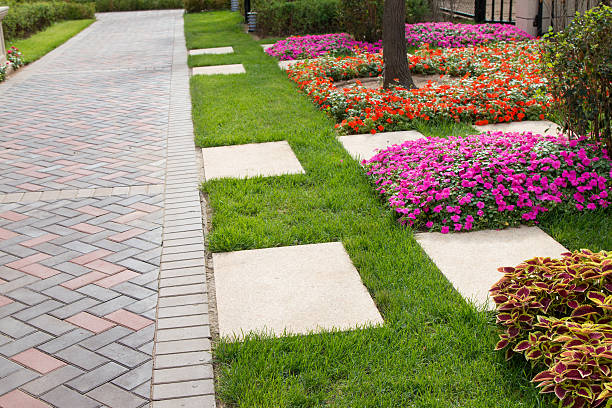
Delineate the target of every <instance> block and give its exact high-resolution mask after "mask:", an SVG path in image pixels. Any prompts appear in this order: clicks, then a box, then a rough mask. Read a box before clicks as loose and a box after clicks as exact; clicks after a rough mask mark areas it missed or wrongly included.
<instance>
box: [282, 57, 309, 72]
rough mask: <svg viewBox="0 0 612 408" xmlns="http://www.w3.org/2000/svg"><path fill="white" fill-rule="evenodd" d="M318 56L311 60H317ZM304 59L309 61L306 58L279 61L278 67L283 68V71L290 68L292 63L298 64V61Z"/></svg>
mask: <svg viewBox="0 0 612 408" xmlns="http://www.w3.org/2000/svg"><path fill="white" fill-rule="evenodd" d="M317 59H318V58H311V59H310V61H314V60H317ZM304 61H308V60H305V59H299V60H288V61H278V67H279V68H280V69H282V70H283V71H286V70H287V69H288V68H290V67H291V66H292V65H295V64H297V63H298V62H304Z"/></svg>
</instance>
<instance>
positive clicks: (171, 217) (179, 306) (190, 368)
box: [151, 15, 215, 408]
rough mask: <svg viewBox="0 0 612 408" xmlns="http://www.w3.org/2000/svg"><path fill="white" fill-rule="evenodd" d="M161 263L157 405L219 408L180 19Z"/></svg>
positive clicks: (172, 87)
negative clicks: (216, 405) (215, 386)
mask: <svg viewBox="0 0 612 408" xmlns="http://www.w3.org/2000/svg"><path fill="white" fill-rule="evenodd" d="M170 90H171V92H170V113H169V123H168V125H169V126H168V148H167V163H166V166H167V167H166V180H165V185H166V188H165V197H164V222H163V244H162V258H161V267H160V275H159V297H158V305H157V306H158V308H157V319H156V330H155V348H154V351H153V361H154V368H153V381H152V386H151V399H152V400H153V402H152V406H153V408H166V407H177V406H198V407H202V408H207V407H215V394H214V379H213V368H212V356H211V337H210V336H211V335H210V324H209V316H208V295H207V292H208V290H207V285H206V271H205V259H204V232H203V228H202V209H201V205H200V193H199V190H198V185H199V179H198V174H199V172H198V165H197V158H196V149H195V145H194V137H193V123H192V120H191V97H190V93H189V68H188V66H187V48H186V46H185V35H184V31H183V16H182V15H179V16H177V19H176V24H175V32H174V46H173V61H172V78H171V83H170Z"/></svg>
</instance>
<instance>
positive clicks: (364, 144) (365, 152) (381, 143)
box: [338, 130, 425, 160]
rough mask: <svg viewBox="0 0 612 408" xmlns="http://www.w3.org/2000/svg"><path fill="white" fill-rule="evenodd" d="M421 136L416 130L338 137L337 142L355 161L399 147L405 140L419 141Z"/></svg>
mask: <svg viewBox="0 0 612 408" xmlns="http://www.w3.org/2000/svg"><path fill="white" fill-rule="evenodd" d="M423 137H425V136H423V135H422V134H421V133H419V132H417V131H416V130H406V131H401V132H384V133H376V134H374V135H373V134H370V133H368V134H364V135H351V136H340V137H339V138H338V140H339V141H340V143H342V145H343V146H344V148H345V149H346V151H347V152H349V153H350V155H351V156H353V158H355V159H357V160H367V159H370V158H371V157H373V156H374V155H375V154H376V153H377V152H378V151H379V150H381V149H384V148H386V147H389V146H393V145H399V144H402V143H404V142H405V141H407V140H417V139H421V138H423Z"/></svg>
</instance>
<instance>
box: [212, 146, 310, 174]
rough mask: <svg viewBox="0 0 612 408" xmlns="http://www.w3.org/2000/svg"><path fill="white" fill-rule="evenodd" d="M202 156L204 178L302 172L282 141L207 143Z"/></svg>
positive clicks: (290, 151)
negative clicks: (227, 143) (213, 144)
mask: <svg viewBox="0 0 612 408" xmlns="http://www.w3.org/2000/svg"><path fill="white" fill-rule="evenodd" d="M202 158H203V159H204V176H205V178H206V180H212V179H218V178H225V177H230V178H243V177H256V176H266V177H267V176H280V175H283V174H300V173H304V169H303V168H302V165H301V164H300V161H299V160H298V159H297V157H295V154H294V153H293V150H291V146H289V143H287V142H286V141H281V142H269V143H252V144H244V145H235V146H220V147H209V148H206V149H202Z"/></svg>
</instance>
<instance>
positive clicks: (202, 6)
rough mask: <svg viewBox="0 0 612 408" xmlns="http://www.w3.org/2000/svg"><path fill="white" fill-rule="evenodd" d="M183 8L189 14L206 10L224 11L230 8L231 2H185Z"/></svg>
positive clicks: (192, 0) (213, 0)
mask: <svg viewBox="0 0 612 408" xmlns="http://www.w3.org/2000/svg"><path fill="white" fill-rule="evenodd" d="M183 6H184V7H185V10H186V11H187V12H188V13H197V12H200V11H204V10H222V9H228V8H229V7H230V1H229V0H183Z"/></svg>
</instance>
